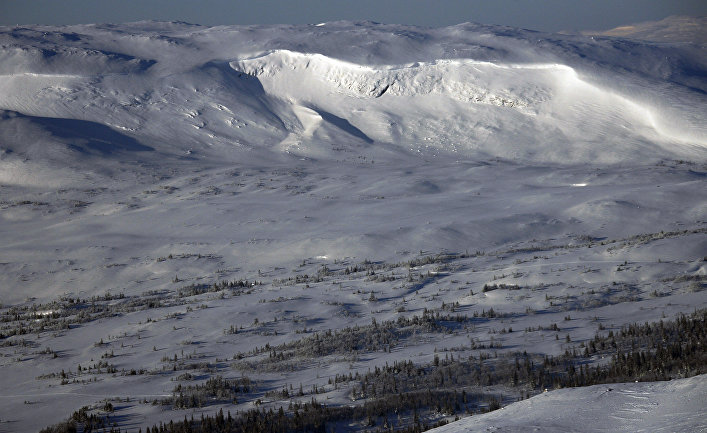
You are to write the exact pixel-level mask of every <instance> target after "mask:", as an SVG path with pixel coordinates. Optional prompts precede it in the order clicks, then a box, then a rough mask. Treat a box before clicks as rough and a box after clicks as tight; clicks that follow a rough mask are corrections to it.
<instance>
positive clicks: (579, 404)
mask: <svg viewBox="0 0 707 433" xmlns="http://www.w3.org/2000/svg"><path fill="white" fill-rule="evenodd" d="M705 401H707V376H705V375H702V376H696V377H692V378H689V379H679V380H673V381H669V382H653V383H617V384H609V385H595V386H589V387H586V388H566V389H561V390H556V391H550V392H546V393H543V394H540V395H537V396H535V397H532V398H530V399H528V400H523V401H520V402H518V403H513V404H511V405H509V406H506V407H504V408H502V409H500V410H498V411H494V412H491V413H488V414H484V415H479V416H472V417H469V418H465V419H463V420H461V421H457V422H453V423H450V424H448V425H446V426H443V427H439V428H436V429H433V430H430V432H434V433H460V432H497V433H512V432H548V433H552V432H558V433H570V432H586V433H589V432H619V431H631V432H652V433H658V432H704V431H707V419H705V416H704V408H705Z"/></svg>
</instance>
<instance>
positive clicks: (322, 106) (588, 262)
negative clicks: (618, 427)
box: [0, 22, 707, 431]
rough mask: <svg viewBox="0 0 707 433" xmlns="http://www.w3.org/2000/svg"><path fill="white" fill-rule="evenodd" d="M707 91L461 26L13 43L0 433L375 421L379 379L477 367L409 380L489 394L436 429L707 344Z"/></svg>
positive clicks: (612, 41)
mask: <svg viewBox="0 0 707 433" xmlns="http://www.w3.org/2000/svg"><path fill="white" fill-rule="evenodd" d="M706 73H707V54H706V52H705V49H704V46H700V45H697V44H686V43H680V44H678V43H674V44H671V43H648V42H645V43H644V42H639V41H629V40H623V39H616V38H606V37H604V38H602V37H585V36H568V35H556V34H543V33H537V32H531V31H524V30H518V29H511V28H505V27H492V26H481V25H473V24H463V25H459V26H454V27H448V28H441V29H427V28H419V27H410V26H400V25H383V24H375V23H350V22H336V23H326V24H324V25H319V26H235V27H202V26H194V25H189V24H184V23H158V22H140V23H132V24H123V25H82V26H67V27H44V26H33V27H14V28H12V27H3V28H0V221H2V225H0V240H1V241H2V242H0V270H2V272H1V273H0V302H1V306H0V307H1V308H0V315H1V318H2V319H1V322H0V325H1V328H0V334H2V336H1V337H2V339H0V354H1V355H2V356H1V357H0V368H1V369H2V374H1V377H0V389H2V391H1V392H0V431H36V430H39V429H41V428H43V427H46V426H48V425H50V424H56V423H58V422H60V421H62V420H65V419H66V418H67V417H68V416H69V415H71V413H72V412H74V411H76V410H78V409H79V408H81V407H82V406H89V407H90V408H91V409H90V411H89V412H92V413H96V414H100V415H101V416H102V417H105V416H106V415H108V417H109V420H110V423H111V424H110V425H112V423H113V422H115V423H116V424H117V426H119V427H120V428H121V431H126V430H127V431H138V429H139V428H142V429H143V430H144V429H145V427H146V426H148V425H149V426H151V425H153V424H155V423H159V422H169V421H170V420H175V421H180V420H183V419H184V417H185V415H188V416H191V415H192V414H194V415H195V418H198V417H200V416H201V414H202V413H203V414H206V415H213V414H214V413H216V412H217V411H218V410H219V409H221V408H223V409H224V411H230V412H231V413H233V414H234V416H235V414H236V412H237V411H241V412H243V411H246V410H250V409H262V408H265V409H270V408H272V409H273V410H275V411H277V409H278V408H279V407H283V408H284V409H285V410H287V411H288V414H290V411H291V409H288V406H289V407H290V408H291V407H292V404H293V402H295V403H296V402H310V401H312V399H316V400H317V401H318V402H319V403H323V404H326V405H327V406H331V407H335V408H345V407H349V406H351V405H353V406H356V407H359V406H360V407H364V405H365V404H367V402H368V403H370V402H374V401H377V400H376V399H377V398H378V399H380V398H381V397H385V396H386V395H387V394H385V392H388V391H384V392H383V394H380V392H381V391H380V390H378V391H377V390H376V388H375V387H373V391H372V392H373V394H371V391H370V388H369V390H365V383H366V379H365V378H367V377H368V376H366V374H373V375H374V376H372V377H374V379H372V380H373V381H379V380H381V381H382V380H383V379H381V378H380V377H379V376H376V375H377V374H379V371H378V370H379V369H383V370H382V371H383V372H384V373H385V372H386V370H385V369H384V366H392V365H394V364H396V363H402V362H408V361H409V362H412V363H413V364H414V365H415V366H417V367H418V368H420V369H422V370H424V371H425V372H427V373H426V374H427V375H429V376H430V377H431V376H433V375H436V374H437V372H438V370H437V369H438V368H452V367H454V368H459V369H461V370H460V371H466V370H464V369H465V368H466V365H467V364H468V365H473V366H477V367H478V369H479V370H478V372H480V373H479V375H476V373H472V372H470V371H468V372H467V373H459V376H458V380H457V382H458V383H456V384H447V385H443V384H437V383H436V382H435V384H434V386H433V385H431V383H432V382H425V381H424V380H422V379H419V380H420V381H421V382H415V381H412V382H409V381H410V380H412V379H409V380H408V382H405V383H406V385H403V382H400V387H401V390H400V392H401V393H403V394H404V395H408V394H409V395H416V394H415V392H417V391H419V390H420V389H422V388H419V387H423V388H426V389H430V390H432V391H434V392H439V393H442V394H440V395H445V396H447V397H445V398H451V397H449V396H448V395H447V394H444V393H445V392H446V393H451V392H454V393H456V392H459V393H461V392H462V391H464V392H466V393H469V395H472V394H473V395H476V396H477V397H475V399H474V398H470V399H468V400H465V401H464V405H462V407H461V408H456V409H454V410H452V411H451V412H450V411H449V410H447V409H449V408H435V407H432V408H428V409H429V410H427V409H422V408H421V409H420V414H419V416H420V417H421V418H422V419H423V420H424V422H425V423H426V424H429V425H430V426H431V425H433V424H434V423H436V422H439V421H440V420H446V421H452V420H453V419H454V418H455V416H461V415H463V414H466V413H471V412H474V413H476V412H479V411H483V410H487V409H488V408H489V407H490V406H491V405H492V404H493V403H494V402H496V403H499V402H500V403H501V405H506V404H508V403H511V402H513V401H515V400H518V399H523V398H526V397H528V396H531V395H534V394H536V393H538V392H541V391H542V390H543V388H544V387H546V385H550V386H552V385H553V382H552V380H551V381H550V383H549V384H548V383H546V382H543V381H542V377H540V376H539V377H540V379H537V380H536V379H535V378H533V377H531V376H532V374H529V376H528V377H527V378H524V377H523V376H521V377H520V378H517V379H516V380H515V382H514V380H513V379H512V377H511V378H509V377H507V376H504V375H503V374H502V372H503V371H505V368H506V367H504V366H505V364H504V363H505V362H509V363H511V364H512V360H513V359H515V360H516V361H515V362H516V363H518V362H520V361H519V359H523V360H526V361H528V362H530V363H534V364H533V365H535V366H536V367H537V366H538V365H542V364H543V358H544V357H546V356H551V357H558V359H559V358H560V357H562V356H566V357H567V359H565V361H563V362H570V361H568V359H573V360H575V361H576V362H577V363H578V364H577V365H588V366H592V367H593V368H594V367H597V366H605V365H608V363H609V360H610V359H611V357H612V355H613V354H615V353H616V350H617V349H616V347H611V349H609V348H608V347H607V348H606V349H605V350H602V349H597V350H596V351H595V352H591V353H587V354H586V356H585V357H584V358H582V356H584V355H583V354H582V352H583V351H584V349H585V348H587V347H588V346H589V344H590V342H591V341H594V340H595V339H597V340H596V342H597V343H596V344H597V345H598V344H599V341H600V340H599V338H609V337H608V336H609V333H610V332H611V333H612V338H613V334H614V333H616V334H619V333H621V330H622V327H624V326H628V325H630V324H633V323H641V324H643V323H655V322H658V321H660V320H664V321H666V322H669V321H672V320H674V319H675V318H676V317H680V315H681V314H688V315H689V314H691V313H693V312H695V311H696V310H697V311H698V313H697V316H696V317H697V318H696V319H694V320H696V323H701V325H700V326H702V328H704V315H703V313H700V312H699V311H702V312H703V311H704V309H705V307H706V306H707V296H706V295H705V293H707V292H705V291H704V288H705V285H706V279H707V262H706V261H705V259H706V258H707V256H706V255H707V224H706V223H707V188H705V186H706V185H707V182H705V176H707V122H706V121H705V117H706V116H707V97H706V96H705V92H707V81H705V74H706ZM489 311H492V312H493V313H491V314H490V313H489ZM701 314H702V315H701ZM332 335H333V336H334V337H332ZM676 338H677V337H676ZM320 339H321V341H320ZM330 340H332V341H330ZM602 341H603V340H602ZM609 341H610V340H607V344H609ZM614 343H615V344H618V347H619V349H622V350H624V349H625V350H627V351H633V350H637V349H641V350H643V349H645V350H649V346H646V347H644V346H640V344H641V343H639V347H638V348H637V347H634V346H635V344H636V343H635V342H634V345H633V346H632V344H631V342H628V341H626V342H624V343H625V344H626V346H625V347H624V346H621V344H622V343H621V341H619V342H618V343H617V342H616V341H614ZM683 343H685V342H683ZM642 344H647V343H646V342H645V341H644V342H643V343H642ZM653 350H654V349H653ZM573 351H574V352H577V354H576V355H577V357H579V358H576V359H575V358H574V357H573V356H574V355H572V352H573ZM700 352H701V353H702V355H700V356H702V357H703V358H704V356H705V355H704V349H700ZM450 356H451V359H450ZM580 358H581V359H580ZM440 359H441V360H440ZM575 361H572V362H575ZM524 362H525V361H524ZM462 364H464V365H462ZM440 366H441V367H440ZM536 367H532V368H530V371H532V372H535V370H534V369H535V368H536ZM396 368H397V367H396ZM553 368H554V367H553ZM558 368H559V367H558ZM455 371H456V370H455ZM486 371H488V377H487V378H486V376H484V375H483V374H481V373H483V372H486ZM509 371H510V370H509ZM371 372H372V373H371ZM697 372H699V371H692V370H691V371H682V370H680V372H674V373H671V374H669V375H668V376H671V377H681V376H683V375H689V374H695V373H697ZM398 373H399V372H398V371H397V370H396V373H395V374H398ZM350 374H351V375H352V376H351V378H350V379H349V375H350ZM420 374H421V376H422V377H427V376H426V375H425V374H422V373H420ZM464 374H467V375H466V376H465V375H464ZM533 374H534V373H533ZM552 374H557V375H558V376H557V377H560V376H561V375H562V374H564V373H562V372H560V371H559V370H558V371H556V372H553V373H552ZM651 374H653V373H651ZM342 375H345V376H346V379H345V380H344V379H341V380H339V377H340V376H342ZM357 375H358V377H356V376H357ZM482 376H483V377H482ZM217 377H222V378H225V380H226V381H227V382H226V383H228V384H230V385H229V386H230V388H229V386H226V388H229V389H230V391H229V392H230V394H229V393H226V394H219V396H216V395H213V396H210V397H208V398H206V397H203V396H201V394H199V395H200V396H201V397H199V398H202V397H203V399H202V400H200V401H199V402H198V404H196V403H194V404H192V403H193V402H191V403H188V404H187V403H184V402H183V401H182V400H179V402H178V401H177V400H176V399H177V397H179V394H180V391H178V390H177V391H175V389H182V388H176V387H183V388H184V389H185V390H186V389H187V388H188V387H189V386H192V387H193V386H194V385H196V384H203V383H205V382H206V381H207V380H208V379H211V380H215V379H214V378H217ZM435 377H436V376H435ZM650 377H653V376H650ZM660 377H663V376H660ZM246 378H247V384H248V386H245V383H246ZM633 378H634V377H633V376H630V377H626V379H627V380H633ZM647 378H648V376H645V377H641V379H642V380H646V379H647ZM369 379H370V378H369ZM229 380H230V381H233V382H228V381H229ZM396 380H397V379H396ZM416 380H417V379H416ZM425 380H426V379H425ZM538 380H539V381H540V382H538ZM558 380H559V379H558ZM690 380H692V382H690V384H692V385H691V386H693V387H694V388H695V389H697V391H695V392H697V393H698V394H699V395H702V396H704V392H705V388H704V376H699V377H698V378H696V379H690ZM236 382H237V383H238V385H234V383H236ZM381 383H382V382H381ZM394 383H396V382H395V381H394ZM554 384H555V385H556V384H557V382H556V383H554ZM655 386H658V385H655ZM666 386H667V385H666ZM405 387H408V388H405ZM415 387H418V388H415ZM234 389H236V391H234ZM300 389H301V392H300ZM192 391H193V389H192ZM192 391H189V392H191V393H192V395H194V392H195V391H194V392H192ZM283 391H285V392H283ZM189 392H187V391H184V392H182V394H183V395H184V394H185V393H186V394H187V395H189ZM377 392H378V394H376V393H377ZM562 392H568V393H569V392H570V391H562ZM405 393H408V394H405ZM700 393H701V394H700ZM454 395H455V397H454V398H455V399H456V398H457V397H456V394H454ZM553 395H554V394H553ZM543 396H544V395H543ZM543 396H538V397H535V398H534V399H530V400H527V401H525V400H524V401H523V402H520V403H516V405H518V404H526V403H529V402H533V401H537V400H535V399H538V398H541V397H543ZM580 398H583V397H580ZM666 398H667V397H666ZM696 398H697V397H696ZM107 402H110V403H111V405H112V406H111V409H112V411H108V410H107V405H106V403H107ZM452 406H453V405H452ZM104 409H106V410H104ZM452 409H453V408H452ZM352 410H353V409H352ZM391 410H392V409H391ZM504 410H505V409H504ZM522 410H526V409H522ZM546 410H547V409H546ZM383 412H385V411H383ZM395 412H396V415H395V417H394V416H393V415H392V412H390V413H387V412H386V413H385V415H381V416H376V417H372V416H368V417H367V418H368V420H366V417H364V421H367V422H368V423H369V424H371V423H372V424H371V425H366V423H363V422H359V421H358V420H356V421H354V420H353V418H352V420H351V421H350V422H346V421H344V420H343V419H345V417H344V418H341V419H339V420H338V421H331V422H330V423H329V424H327V425H328V427H327V431H329V430H330V429H331V428H333V429H335V430H336V431H359V430H367V429H368V430H371V431H375V430H376V429H377V428H383V426H384V424H387V426H388V427H390V426H394V427H396V428H402V427H405V428H406V427H407V426H410V425H412V424H413V414H412V412H410V411H408V410H407V409H405V408H402V409H400V410H398V408H396V409H395ZM38 413H41V414H42V415H43V416H41V417H37V416H36V414H38ZM415 414H416V415H415V416H417V412H415ZM492 415H493V414H489V415H485V416H486V417H488V416H492ZM693 415H694V414H693ZM341 416H342V417H343V415H341ZM588 416H591V415H588ZM476 417H477V415H474V416H473V417H472V418H470V420H472V421H473V419H474V418H476ZM394 418H395V419H394ZM485 419H486V418H485ZM690 419H693V420H696V421H695V422H696V423H693V424H691V425H692V426H693V427H699V422H700V419H699V417H695V416H693V417H691V418H690ZM462 422H467V421H462ZM470 422H471V421H470ZM528 422H531V421H528ZM532 422H533V423H534V422H535V421H532ZM540 425H543V424H542V423H540ZM469 426H471V424H469ZM564 426H565V424H562V425H561V426H560V427H558V429H564V428H565V427H564ZM465 428H466V427H465ZM468 428H470V429H472V427H468ZM517 428H519V429H522V428H521V427H517ZM645 428H648V427H645ZM700 428H704V422H703V421H702V425H701V427H700ZM577 429H578V430H581V428H577ZM686 429H687V430H689V428H686ZM501 431H507V430H501ZM510 431H514V430H510ZM558 431H559V430H558ZM563 431H564V430H563Z"/></svg>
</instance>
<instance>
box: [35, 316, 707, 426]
mask: <svg viewBox="0 0 707 433" xmlns="http://www.w3.org/2000/svg"><path fill="white" fill-rule="evenodd" d="M371 326H374V325H371ZM375 326H379V327H380V326H382V325H375ZM332 335H333V334H332ZM320 338H321V336H320ZM706 347H707V310H702V311H696V312H694V313H692V314H691V315H689V316H685V315H681V316H679V317H678V318H677V319H676V320H672V321H659V322H656V323H650V324H649V323H646V324H642V325H641V324H634V325H630V326H626V327H623V328H621V329H620V330H618V331H617V332H614V331H609V332H608V333H606V335H600V334H597V335H596V336H595V337H594V338H593V339H591V340H589V341H587V342H583V343H582V344H581V345H579V346H575V347H573V348H571V349H567V350H566V352H565V353H564V354H563V355H561V356H557V357H551V356H544V357H543V356H540V355H531V354H528V353H525V352H523V353H511V354H501V355H498V354H496V353H483V352H482V353H480V354H479V355H478V357H474V356H469V357H456V358H455V357H454V356H453V352H447V353H446V354H445V355H444V357H443V358H442V357H440V356H439V354H437V355H436V356H435V358H434V361H433V362H432V363H430V364H427V365H415V364H414V363H412V362H411V361H402V362H395V363H393V365H388V364H386V365H385V366H383V367H375V368H374V370H372V371H370V372H368V373H366V374H356V375H351V374H349V375H343V374H342V375H338V376H336V377H335V378H333V379H331V380H330V382H329V383H330V385H333V387H335V388H336V387H338V386H349V387H350V389H351V397H352V399H353V400H354V401H356V400H360V401H362V402H361V403H358V404H355V405H353V406H346V407H343V406H338V407H329V406H326V405H322V404H320V403H318V402H317V401H316V400H315V398H314V396H312V398H311V401H310V402H308V403H304V404H302V403H292V402H291V403H290V406H289V407H287V408H286V409H285V408H284V407H280V408H278V409H277V410H275V409H273V408H262V409H252V410H249V411H247V412H243V413H239V414H237V415H236V416H235V417H233V416H231V414H230V413H228V414H227V415H224V414H223V412H222V411H221V412H219V413H218V414H216V415H214V416H202V418H201V419H198V420H193V419H192V420H187V419H186V418H185V419H184V420H183V421H178V422H170V423H168V424H160V425H154V426H152V427H148V428H147V429H146V432H148V433H179V432H203V433H216V432H219V433H220V432H252V433H256V432H257V433H266V432H267V433H270V432H272V433H275V432H327V431H332V429H334V431H335V430H336V426H337V425H342V426H343V425H346V426H352V425H355V426H358V429H359V430H361V431H391V430H394V431H400V432H421V431H424V430H427V429H428V428H432V427H434V426H436V425H438V424H439V423H440V422H442V423H443V422H444V420H445V419H446V418H447V417H450V416H457V417H458V416H461V415H463V414H465V413H474V412H483V411H489V410H494V409H497V408H499V407H500V406H501V402H502V400H503V398H502V397H501V396H499V395H491V394H484V393H480V392H478V390H479V389H481V388H480V387H483V386H498V385H501V386H507V387H508V389H511V390H513V389H515V390H517V391H518V394H519V395H520V398H525V397H528V396H530V395H531V394H536V393H538V392H541V391H542V390H544V389H552V388H562V387H574V386H586V385H595V384H602V383H613V382H627V381H635V380H638V381H652V380H667V379H673V378H681V377H689V376H693V375H697V374H704V373H707V351H706V350H705V348H706ZM600 357H602V358H609V357H610V361H609V362H608V363H607V364H606V365H597V366H592V365H591V364H592V362H594V361H596V360H598V359H599V358H600ZM218 383H221V384H223V383H227V382H225V381H224V382H222V381H217V382H216V384H218ZM207 388H209V387H207ZM214 388H215V389H221V388H222V387H220V386H215V387H214ZM194 389H196V388H194ZM204 389H206V388H204ZM506 400H507V399H506ZM72 419H74V418H72ZM71 422H72V421H71V419H70V421H69V422H68V423H64V424H62V425H61V426H64V427H59V426H57V427H55V429H54V430H46V433H60V432H68V431H75V430H70V428H71V425H72V424H71ZM73 426H74V428H75V427H76V422H75V421H73ZM56 428H63V430H56ZM84 431H90V430H86V427H85V426H84Z"/></svg>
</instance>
